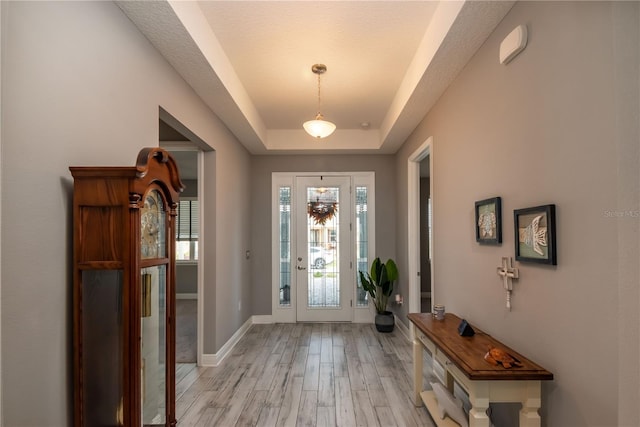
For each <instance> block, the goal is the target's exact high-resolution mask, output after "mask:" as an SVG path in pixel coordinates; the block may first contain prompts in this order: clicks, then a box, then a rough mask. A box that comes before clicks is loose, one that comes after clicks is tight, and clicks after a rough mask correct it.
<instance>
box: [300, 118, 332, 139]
mask: <svg viewBox="0 0 640 427" xmlns="http://www.w3.org/2000/svg"><path fill="white" fill-rule="evenodd" d="M322 119H323V117H322V114H318V115H317V116H316V118H315V120H309V121H308V122H304V123H303V124H302V127H304V130H306V131H307V133H308V134H309V135H311V136H313V137H316V138H326V137H327V136H329V135H331V134H332V133H333V131H334V130H336V125H334V124H333V123H331V122H328V121H326V120H322Z"/></svg>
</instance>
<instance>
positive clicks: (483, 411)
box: [469, 381, 491, 427]
mask: <svg viewBox="0 0 640 427" xmlns="http://www.w3.org/2000/svg"><path fill="white" fill-rule="evenodd" d="M469 402H470V403H471V409H470V410H469V427H489V426H490V425H491V422H490V420H489V416H488V415H487V409H489V384H488V383H486V382H482V381H477V382H476V381H474V382H473V386H472V389H471V390H469Z"/></svg>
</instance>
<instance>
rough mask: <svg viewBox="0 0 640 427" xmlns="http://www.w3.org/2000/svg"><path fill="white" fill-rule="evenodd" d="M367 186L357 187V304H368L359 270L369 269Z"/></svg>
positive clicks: (360, 305) (363, 305)
mask: <svg viewBox="0 0 640 427" xmlns="http://www.w3.org/2000/svg"><path fill="white" fill-rule="evenodd" d="M367 215H368V209H367V187H356V257H357V261H356V262H357V269H356V272H355V273H356V283H357V284H358V287H357V291H356V306H357V307H366V306H367V305H368V296H367V295H368V294H367V291H365V290H364V288H363V287H362V282H361V281H360V274H358V272H359V271H364V272H366V271H369V257H368V255H369V254H368V248H369V235H368V234H369V233H368V230H369V228H368V226H369V225H368V221H367V220H368V217H367Z"/></svg>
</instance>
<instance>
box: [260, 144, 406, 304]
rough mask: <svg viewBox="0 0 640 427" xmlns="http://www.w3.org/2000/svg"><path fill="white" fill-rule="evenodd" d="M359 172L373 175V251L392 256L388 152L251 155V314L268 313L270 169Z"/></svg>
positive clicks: (392, 172) (393, 210) (391, 188)
mask: <svg viewBox="0 0 640 427" xmlns="http://www.w3.org/2000/svg"><path fill="white" fill-rule="evenodd" d="M343 171H347V172H363V171H374V172H375V175H376V179H375V186H376V255H377V256H380V257H381V258H383V259H387V258H390V257H395V253H396V245H395V221H396V195H395V185H396V184H395V176H396V172H395V163H394V156H390V155H358V156H354V155H306V156H305V155H300V156H253V157H252V158H251V201H252V207H251V211H252V217H251V228H252V233H251V236H252V237H251V239H252V240H251V247H252V259H253V260H252V300H251V301H252V304H253V305H252V309H253V314H271V174H272V172H343Z"/></svg>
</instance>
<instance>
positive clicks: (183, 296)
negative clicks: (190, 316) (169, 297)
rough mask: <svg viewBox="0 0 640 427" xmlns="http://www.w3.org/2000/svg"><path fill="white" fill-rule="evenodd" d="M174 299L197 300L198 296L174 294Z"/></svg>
mask: <svg viewBox="0 0 640 427" xmlns="http://www.w3.org/2000/svg"><path fill="white" fill-rule="evenodd" d="M176 299H198V294H176Z"/></svg>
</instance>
